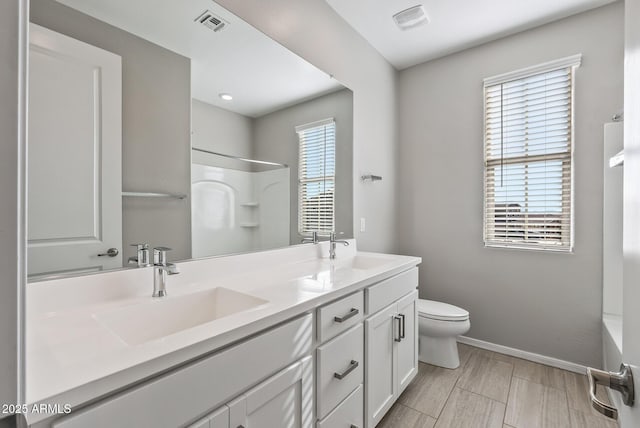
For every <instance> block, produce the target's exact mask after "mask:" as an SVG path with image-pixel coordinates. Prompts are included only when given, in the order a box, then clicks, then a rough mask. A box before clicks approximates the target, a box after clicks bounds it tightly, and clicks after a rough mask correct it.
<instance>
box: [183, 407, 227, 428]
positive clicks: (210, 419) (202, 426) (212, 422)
mask: <svg viewBox="0 0 640 428" xmlns="http://www.w3.org/2000/svg"><path fill="white" fill-rule="evenodd" d="M187 428H229V407H227V406H222V407H221V408H219V409H218V410H216V411H214V412H212V413H210V414H209V415H207V416H205V417H204V418H202V419H200V420H199V421H198V422H196V423H194V424H191V425H189V426H188V427H187Z"/></svg>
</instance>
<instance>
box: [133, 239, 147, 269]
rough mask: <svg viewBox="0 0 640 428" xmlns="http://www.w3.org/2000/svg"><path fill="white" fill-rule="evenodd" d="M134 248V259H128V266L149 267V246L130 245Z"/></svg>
mask: <svg viewBox="0 0 640 428" xmlns="http://www.w3.org/2000/svg"><path fill="white" fill-rule="evenodd" d="M131 246H132V247H136V254H137V255H136V257H129V264H130V265H136V266H137V267H147V266H151V262H150V261H149V244H131Z"/></svg>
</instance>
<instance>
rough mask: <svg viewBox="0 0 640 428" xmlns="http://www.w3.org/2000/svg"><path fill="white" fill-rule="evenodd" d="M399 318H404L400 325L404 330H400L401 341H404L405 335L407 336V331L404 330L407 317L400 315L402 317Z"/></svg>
mask: <svg viewBox="0 0 640 428" xmlns="http://www.w3.org/2000/svg"><path fill="white" fill-rule="evenodd" d="M398 316H399V317H400V318H402V322H401V323H400V325H401V327H402V328H401V329H400V340H402V339H404V335H405V330H404V328H405V324H404V322H405V316H404V314H400V315H398Z"/></svg>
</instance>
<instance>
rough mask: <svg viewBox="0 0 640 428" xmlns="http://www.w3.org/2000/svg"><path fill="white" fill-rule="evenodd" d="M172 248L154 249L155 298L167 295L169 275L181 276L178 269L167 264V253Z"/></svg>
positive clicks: (171, 264)
mask: <svg viewBox="0 0 640 428" xmlns="http://www.w3.org/2000/svg"><path fill="white" fill-rule="evenodd" d="M170 250H171V248H167V247H156V248H154V249H153V297H164V296H166V295H167V275H176V274H179V273H180V272H178V267H177V266H176V265H174V264H173V263H167V251H170Z"/></svg>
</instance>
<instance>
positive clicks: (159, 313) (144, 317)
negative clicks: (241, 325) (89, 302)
mask: <svg viewBox="0 0 640 428" xmlns="http://www.w3.org/2000/svg"><path fill="white" fill-rule="evenodd" d="M149 299H150V301H149V303H143V304H139V305H131V306H127V307H126V308H122V309H118V310H114V311H111V312H105V313H101V314H95V315H94V317H95V319H96V320H98V321H99V322H100V323H101V324H103V325H104V326H105V327H107V328H108V329H109V330H111V331H112V332H113V333H115V334H116V335H117V336H118V337H119V338H120V339H122V340H123V341H124V342H125V343H127V344H129V345H140V344H142V343H145V342H148V341H151V340H155V339H159V338H162V337H165V336H169V335H170V334H174V333H177V332H179V331H182V330H186V329H189V328H192V327H196V326H198V325H201V324H204V323H208V322H211V321H214V320H217V319H220V318H223V317H226V316H229V315H233V314H237V313H239V312H243V311H247V310H249V309H253V308H255V307H258V306H260V305H263V304H265V303H268V301H267V300H264V299H260V298H257V297H254V296H250V295H248V294H244V293H240V292H237V291H233V290H230V289H228V288H224V287H218V288H214V289H212V290H207V291H200V292H197V293H192V294H186V295H180V296H175V297H174V296H171V295H169V296H167V297H164V298H162V299H153V300H151V297H150V298H149Z"/></svg>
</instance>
